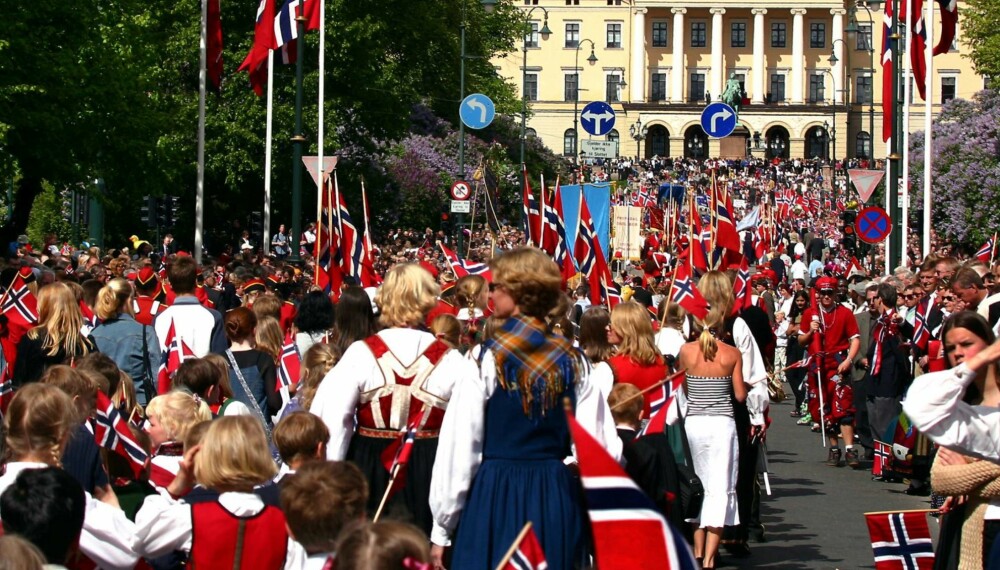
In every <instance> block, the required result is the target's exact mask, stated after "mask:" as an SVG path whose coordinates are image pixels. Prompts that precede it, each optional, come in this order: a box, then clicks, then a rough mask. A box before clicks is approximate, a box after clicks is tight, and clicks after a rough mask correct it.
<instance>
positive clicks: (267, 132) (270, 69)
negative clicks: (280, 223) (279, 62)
mask: <svg viewBox="0 0 1000 570" xmlns="http://www.w3.org/2000/svg"><path fill="white" fill-rule="evenodd" d="M273 110H274V50H273V49H269V50H267V122H266V123H265V127H264V253H265V254H270V253H271V136H272V134H273V130H272V122H273V121H272V119H273V117H272V111H273ZM293 238H294V239H292V240H289V241H291V242H292V243H290V244H289V245H290V246H292V247H297V244H298V242H299V237H298V236H293Z"/></svg>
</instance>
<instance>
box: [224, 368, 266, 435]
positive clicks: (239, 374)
mask: <svg viewBox="0 0 1000 570" xmlns="http://www.w3.org/2000/svg"><path fill="white" fill-rule="evenodd" d="M226 357H228V358H229V365H230V366H232V367H233V371H234V372H235V373H236V379H237V380H239V381H240V386H242V387H243V393H244V394H246V395H247V399H248V400H250V403H251V404H252V405H251V406H250V409H251V410H253V412H254V415H256V416H257V419H258V420H260V423H261V424H262V425H263V426H264V432H265V433H266V434H267V441H269V442H270V441H271V428H270V427H269V426H268V425H267V420H266V419H264V412H263V411H261V409H260V404H258V403H257V398H254V397H253V392H251V391H250V386H248V385H247V381H246V379H244V378H243V371H242V370H240V365H239V364H237V362H236V357H235V356H233V351H231V350H226Z"/></svg>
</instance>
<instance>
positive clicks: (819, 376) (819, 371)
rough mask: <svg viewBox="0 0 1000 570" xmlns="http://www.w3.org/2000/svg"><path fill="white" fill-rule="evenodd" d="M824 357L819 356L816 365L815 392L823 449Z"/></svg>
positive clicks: (824, 442)
mask: <svg viewBox="0 0 1000 570" xmlns="http://www.w3.org/2000/svg"><path fill="white" fill-rule="evenodd" d="M824 356H825V355H820V358H819V362H817V363H816V391H817V392H819V435H820V438H819V439H820V441H821V442H822V443H823V447H826V418H825V417H824V415H823V412H824V411H825V410H826V404H824V403H823V389H824V386H823V357H824ZM814 419H815V418H814ZM851 443H853V442H851Z"/></svg>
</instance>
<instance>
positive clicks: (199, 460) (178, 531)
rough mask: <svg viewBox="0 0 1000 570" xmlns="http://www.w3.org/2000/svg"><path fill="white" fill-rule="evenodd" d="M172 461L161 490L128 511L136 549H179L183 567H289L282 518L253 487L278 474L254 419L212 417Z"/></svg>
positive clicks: (152, 552)
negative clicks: (172, 474) (132, 513)
mask: <svg viewBox="0 0 1000 570" xmlns="http://www.w3.org/2000/svg"><path fill="white" fill-rule="evenodd" d="M180 467H181V468H180V470H179V471H178V473H177V477H176V478H175V479H174V481H173V482H172V483H171V484H170V486H169V488H168V491H169V496H167V495H166V494H160V495H152V496H150V497H147V498H146V500H145V502H144V503H143V506H142V508H141V509H139V512H138V514H137V515H136V519H135V520H136V527H137V529H138V530H137V539H136V543H135V544H136V550H137V551H138V552H140V553H141V554H142V555H143V556H144V557H147V558H155V557H158V556H163V555H165V554H168V553H170V552H173V551H177V550H179V551H182V552H186V553H188V564H189V566H190V567H191V568H233V569H246V570H251V569H253V570H257V569H261V570H278V569H281V568H286V567H292V563H293V562H294V561H293V560H292V559H291V557H289V555H288V553H289V549H290V548H291V549H295V545H293V544H290V539H289V537H288V530H287V529H286V528H285V516H284V515H283V514H282V513H281V509H280V507H279V506H278V505H277V504H272V503H274V501H273V500H272V499H265V498H264V494H257V493H255V492H254V490H255V489H256V488H258V487H260V486H262V485H267V484H268V483H269V482H270V481H271V479H272V478H273V477H274V476H275V474H277V472H278V469H277V467H276V466H275V464H274V461H273V460H272V459H271V454H270V452H269V451H268V441H267V436H266V435H265V434H264V428H263V426H262V425H261V423H260V422H259V421H257V420H256V419H255V418H254V417H252V416H228V417H224V418H219V419H217V420H215V421H214V422H212V423H211V425H210V426H209V427H208V431H207V432H206V433H205V435H204V438H203V439H202V440H201V442H200V443H199V444H198V445H195V446H193V447H192V448H191V449H188V450H186V451H185V453H184V460H183V462H182V463H181V466H180ZM196 483H197V485H198V487H197V488H195V484H196ZM192 490H193V492H192ZM172 497H181V499H180V500H175V499H173V498H172Z"/></svg>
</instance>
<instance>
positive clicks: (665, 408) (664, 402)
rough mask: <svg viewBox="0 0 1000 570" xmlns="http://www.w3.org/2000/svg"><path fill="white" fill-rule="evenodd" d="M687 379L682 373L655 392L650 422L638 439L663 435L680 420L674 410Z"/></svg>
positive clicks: (650, 403) (650, 406)
mask: <svg viewBox="0 0 1000 570" xmlns="http://www.w3.org/2000/svg"><path fill="white" fill-rule="evenodd" d="M685 378H687V374H685V373H683V372H681V373H680V374H678V375H677V376H676V377H674V378H673V379H671V380H670V381H669V382H667V383H665V384H663V386H661V387H660V388H659V389H658V390H653V392H652V394H655V396H651V399H650V401H649V421H648V422H646V425H645V427H643V428H642V431H640V432H639V434H638V435H637V436H636V437H642V436H645V435H652V434H657V433H663V432H665V431H666V430H667V424H673V423H674V422H675V421H676V419H678V418H679V414H678V413H677V411H676V410H673V408H674V407H675V406H674V402H675V401H676V399H677V391H678V390H680V389H681V386H683V385H684V379H685ZM671 420H674V421H671Z"/></svg>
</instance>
